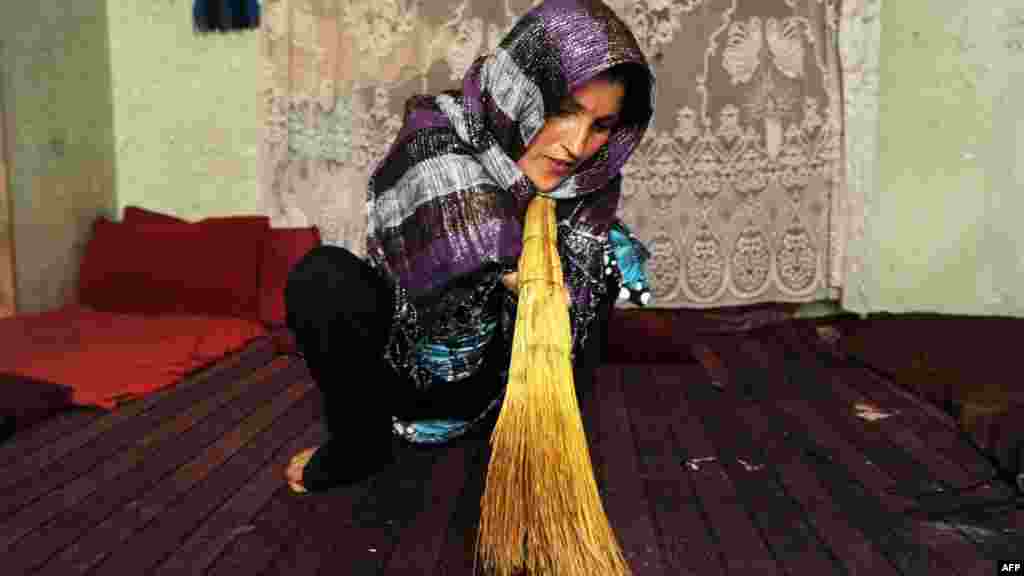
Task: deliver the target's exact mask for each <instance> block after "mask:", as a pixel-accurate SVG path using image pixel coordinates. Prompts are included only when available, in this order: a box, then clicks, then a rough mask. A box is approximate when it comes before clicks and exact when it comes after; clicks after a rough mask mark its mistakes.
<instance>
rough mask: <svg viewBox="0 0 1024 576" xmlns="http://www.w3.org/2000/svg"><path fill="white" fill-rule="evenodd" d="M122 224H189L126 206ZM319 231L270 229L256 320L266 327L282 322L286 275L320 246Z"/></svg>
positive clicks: (160, 213) (235, 217) (311, 229)
mask: <svg viewBox="0 0 1024 576" xmlns="http://www.w3.org/2000/svg"><path fill="white" fill-rule="evenodd" d="M250 218H266V217H265V216H228V217H218V218H207V219H205V220H203V221H202V222H201V223H209V222H218V221H223V220H228V219H230V220H242V219H250ZM124 221H125V222H127V223H131V224H175V223H177V224H188V221H187V220H182V219H181V218H178V217H176V216H171V215H170V214H164V213H162V212H155V211H153V210H147V209H146V208H142V207H139V206H126V207H125V209H124ZM320 242H321V238H320V232H319V230H317V228H316V227H315V226H310V227H308V228H271V230H270V239H269V240H268V242H267V246H266V253H265V255H264V260H263V268H262V273H261V279H260V314H259V318H260V320H262V321H263V322H265V323H266V324H267V325H269V326H283V325H284V323H285V309H284V287H285V284H286V283H287V281H288V273H289V272H291V269H292V267H293V266H295V264H296V263H297V262H298V261H299V260H300V259H301V258H302V257H303V256H305V255H306V253H307V252H309V251H310V250H312V249H313V248H316V247H317V246H319V245H320Z"/></svg>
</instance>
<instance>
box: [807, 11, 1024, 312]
mask: <svg viewBox="0 0 1024 576" xmlns="http://www.w3.org/2000/svg"><path fill="white" fill-rule="evenodd" d="M881 24H882V42H881V47H880V54H881V64H882V69H881V78H880V87H881V97H880V101H879V109H880V114H879V116H880V118H879V142H880V145H879V148H880V149H879V164H878V165H879V185H878V186H877V187H869V190H868V195H867V196H868V197H867V198H866V206H867V212H866V223H865V225H866V240H865V242H864V243H863V246H862V248H863V254H864V267H863V268H862V269H861V270H860V271H858V272H855V273H852V274H851V275H850V277H849V286H851V287H859V288H863V292H862V293H860V294H858V298H857V299H856V300H857V301H858V310H857V312H896V313H898V312H937V313H947V314H969V315H986V316H1016V317H1024V226H1021V220H1022V219H1024V105H1022V104H1021V103H1022V102H1024V3H1022V2H1020V0H979V1H975V2H970V3H968V2H951V1H949V2H945V1H942V2H940V1H937V0H884V2H882V17H881ZM860 308H863V309H860ZM836 311H837V309H836V307H835V306H830V305H827V304H825V303H816V304H813V305H808V306H805V307H804V308H803V309H802V310H801V315H803V316H808V317H811V316H827V315H830V314H832V313H835V312H836Z"/></svg>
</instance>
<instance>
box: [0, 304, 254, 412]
mask: <svg viewBox="0 0 1024 576" xmlns="http://www.w3.org/2000/svg"><path fill="white" fill-rule="evenodd" d="M265 334H266V329H265V328H264V327H263V326H262V325H261V324H260V323H259V322H256V321H252V320H245V319H240V318H223V317H222V318H211V317H208V316H192V315H165V316H159V317H149V316H142V315H139V314H116V313H110V312H97V311H95V310H89V309H87V308H82V307H80V306H68V307H65V308H61V309H58V310H53V311H48V312H43V313H38V314H24V315H19V316H13V317H10V318H4V319H0V342H4V343H6V344H7V345H6V346H4V347H0V374H8V375H17V376H18V377H19V378H17V379H15V381H18V382H20V383H21V385H22V387H25V388H26V389H28V390H31V391H32V393H31V394H28V396H32V395H34V394H37V393H38V394H49V396H48V400H47V399H40V400H32V401H31V402H29V400H30V398H28V397H26V398H25V399H24V402H23V406H22V407H21V408H22V409H21V410H20V411H19V412H14V411H12V410H11V409H0V415H4V414H8V413H11V414H14V415H15V416H16V417H18V416H20V417H21V418H22V419H24V418H26V417H35V418H37V417H38V415H39V411H40V410H43V409H46V410H53V409H54V406H56V407H57V408H59V407H62V406H64V405H66V404H67V402H68V399H69V398H70V400H71V401H73V402H74V403H75V404H82V405H96V406H101V407H104V408H111V407H113V406H114V405H115V404H117V403H118V402H119V401H121V400H124V399H128V398H134V397H138V396H141V395H144V394H147V393H149V392H152V391H154V390H157V389H160V388H163V387H165V386H169V385H172V384H174V383H176V382H178V381H180V380H181V378H182V377H184V376H185V375H187V374H189V373H191V372H193V371H194V370H196V369H198V368H201V367H203V366H206V365H207V364H209V363H211V362H213V361H216V360H217V359H220V358H223V357H224V356H225V355H226V354H228V353H229V352H231V351H234V350H238V349H240V348H242V347H243V346H245V345H246V343H248V342H250V341H252V340H253V339H255V338H258V337H260V336H263V335H265ZM10 382H11V380H8V383H9V384H8V385H14V384H10ZM33 382H34V383H33ZM2 385H4V380H3V379H2V378H0V392H3V391H4V389H3V387H2ZM65 387H66V388H67V389H68V390H64V388H65ZM62 390H63V392H62ZM43 400H46V401H45V402H43ZM62 402H63V404H62ZM0 404H4V403H3V402H0ZM44 415H45V414H44ZM17 423H18V422H17V421H16V424H17ZM24 424H25V423H24V422H22V425H24Z"/></svg>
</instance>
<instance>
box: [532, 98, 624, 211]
mask: <svg viewBox="0 0 1024 576" xmlns="http://www.w3.org/2000/svg"><path fill="white" fill-rule="evenodd" d="M623 96H625V87H624V86H623V85H622V84H621V83H619V82H614V81H609V80H605V79H603V78H595V79H593V80H591V81H590V82H587V83H586V84H584V85H583V86H581V87H580V88H578V89H576V90H575V91H574V92H573V93H572V94H570V95H569V97H567V98H566V99H565V101H564V102H562V108H561V110H560V111H559V112H558V114H557V115H555V116H551V117H550V118H548V119H547V120H546V121H545V122H544V126H542V127H541V129H540V131H539V132H538V133H537V135H536V136H535V137H534V138H533V140H532V141H531V142H530V144H529V146H527V148H526V151H525V152H524V153H523V155H522V157H521V158H519V161H518V162H517V164H518V165H519V169H520V170H522V171H523V173H524V174H526V176H527V178H529V179H530V180H531V181H532V182H533V185H534V186H536V187H537V189H538V190H540V191H541V192H550V191H551V190H554V189H555V188H556V187H557V186H558V184H559V183H561V182H562V180H564V179H566V178H568V177H569V176H571V175H572V174H573V172H575V171H576V168H577V167H578V166H579V165H580V164H582V163H583V162H585V161H587V159H589V158H590V157H591V156H593V155H594V154H595V153H596V152H597V151H598V150H599V149H600V148H601V146H604V144H605V143H606V142H608V135H609V134H611V132H612V130H613V129H614V128H615V126H616V125H617V124H618V121H619V114H620V113H621V111H622V99H623Z"/></svg>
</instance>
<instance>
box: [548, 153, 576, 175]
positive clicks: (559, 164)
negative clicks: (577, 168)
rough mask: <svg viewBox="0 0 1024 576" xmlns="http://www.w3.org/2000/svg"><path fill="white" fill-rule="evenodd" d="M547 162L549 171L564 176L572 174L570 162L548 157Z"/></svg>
mask: <svg viewBox="0 0 1024 576" xmlns="http://www.w3.org/2000/svg"><path fill="white" fill-rule="evenodd" d="M548 162H549V163H550V164H551V171H552V172H554V173H556V174H558V175H560V176H564V175H567V174H569V173H570V172H572V167H573V164H572V162H566V161H564V160H558V159H557V158H551V157H550V156H549V157H548Z"/></svg>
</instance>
